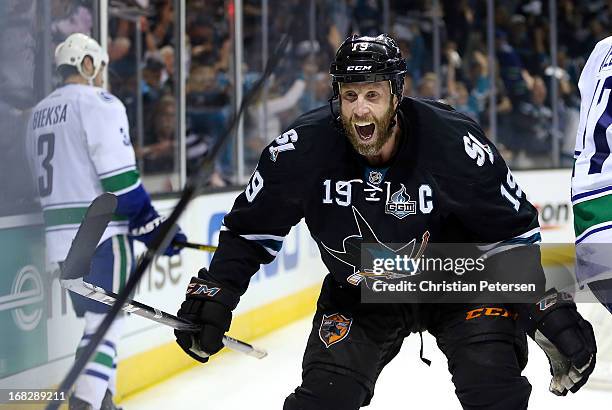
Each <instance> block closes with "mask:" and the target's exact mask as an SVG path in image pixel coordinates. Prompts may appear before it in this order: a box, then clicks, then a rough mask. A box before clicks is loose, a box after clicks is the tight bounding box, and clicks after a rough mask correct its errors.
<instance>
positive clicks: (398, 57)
mask: <svg viewBox="0 0 612 410" xmlns="http://www.w3.org/2000/svg"><path fill="white" fill-rule="evenodd" d="M406 71H407V66H406V60H404V59H403V58H402V53H401V52H400V49H399V47H398V45H397V43H396V42H395V40H394V39H392V38H391V37H389V36H388V35H387V34H380V35H379V36H376V37H369V36H358V35H356V34H353V35H352V36H350V37H348V38H347V39H346V40H344V42H343V43H342V44H341V45H340V47H339V48H338V51H337V52H336V57H335V58H334V61H333V62H332V64H331V67H330V68H329V74H330V75H331V77H332V87H333V89H334V95H333V96H332V99H336V98H338V96H339V95H340V86H339V85H338V83H358V82H366V81H372V82H374V81H384V80H388V81H389V82H390V83H391V92H392V93H393V94H395V95H396V96H397V98H398V99H400V98H401V96H402V89H403V88H404V75H405V74H406Z"/></svg>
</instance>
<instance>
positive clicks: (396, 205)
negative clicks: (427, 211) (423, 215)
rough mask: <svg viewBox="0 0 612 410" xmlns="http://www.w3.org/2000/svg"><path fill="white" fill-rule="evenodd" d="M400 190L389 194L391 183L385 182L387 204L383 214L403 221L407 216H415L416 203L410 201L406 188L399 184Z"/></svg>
mask: <svg viewBox="0 0 612 410" xmlns="http://www.w3.org/2000/svg"><path fill="white" fill-rule="evenodd" d="M400 185H401V188H400V189H398V190H397V191H395V192H394V193H393V194H392V195H390V193H391V183H390V182H387V202H386V204H385V213H386V214H389V215H393V216H395V217H396V218H398V219H404V218H405V217H407V216H408V215H416V201H411V200H410V195H408V194H406V187H405V186H404V184H400Z"/></svg>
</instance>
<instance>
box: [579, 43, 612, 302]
mask: <svg viewBox="0 0 612 410" xmlns="http://www.w3.org/2000/svg"><path fill="white" fill-rule="evenodd" d="M578 88H579V89H580V97H581V105H580V124H579V126H578V132H577V135H576V149H575V152H574V157H575V160H576V161H575V164H574V172H573V175H572V205H573V210H574V230H575V233H576V277H577V279H578V282H579V283H580V284H581V285H584V284H588V286H589V288H590V289H591V290H592V291H593V293H594V294H595V295H596V296H597V298H598V299H599V300H600V301H601V303H602V304H603V305H604V306H605V307H606V308H607V309H608V310H609V311H610V312H611V313H612V252H611V251H612V160H611V159H610V146H611V144H612V127H611V125H612V98H611V97H612V95H610V92H611V91H612V37H608V38H605V39H603V40H601V41H600V42H599V43H597V44H596V45H595V48H594V49H593V51H592V52H591V55H590V56H589V59H588V60H587V62H586V64H585V66H584V69H583V70H582V73H581V74H580V80H579V81H578Z"/></svg>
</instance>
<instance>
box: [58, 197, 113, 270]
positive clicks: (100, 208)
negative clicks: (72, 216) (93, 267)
mask: <svg viewBox="0 0 612 410" xmlns="http://www.w3.org/2000/svg"><path fill="white" fill-rule="evenodd" d="M116 207H117V197H116V196H115V195H113V194H109V193H104V194H102V195H100V196H98V197H97V198H96V199H94V200H93V201H92V202H91V204H90V205H89V207H88V208H87V211H86V212H85V216H84V217H83V222H82V224H81V226H84V225H86V228H85V229H82V228H81V227H79V230H78V231H77V233H76V235H75V237H74V239H73V240H72V244H71V245H70V249H69V250H68V256H67V257H66V260H65V261H64V263H62V266H61V272H62V273H61V278H62V279H74V278H79V277H82V276H83V274H84V273H85V272H89V265H90V264H91V258H92V257H93V254H94V252H95V251H96V247H97V246H98V242H100V238H102V234H104V231H105V230H106V227H107V226H108V223H109V222H110V221H111V219H112V218H113V215H114V212H115V208H116Z"/></svg>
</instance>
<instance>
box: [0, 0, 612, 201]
mask: <svg viewBox="0 0 612 410" xmlns="http://www.w3.org/2000/svg"><path fill="white" fill-rule="evenodd" d="M42 3H45V2H41V1H37V0H26V1H16V0H5V1H3V2H2V6H0V7H5V8H8V10H5V11H8V13H5V15H8V16H9V19H10V16H11V15H13V16H15V15H17V16H23V15H26V14H27V13H30V14H32V13H34V15H36V16H40V13H41V11H40V9H41V8H45V7H47V8H50V10H49V13H47V14H49V15H50V17H48V18H49V19H50V22H51V34H52V35H51V40H47V41H52V42H53V44H52V46H54V45H55V44H57V43H59V42H60V41H62V40H63V39H64V38H65V37H66V36H67V35H69V34H70V33H73V32H76V31H80V32H84V33H87V34H92V35H94V36H96V34H98V35H99V33H100V32H101V31H100V28H99V27H96V24H97V21H98V17H97V14H98V13H99V10H98V7H99V6H98V3H99V2H98V1H96V0H51V1H49V2H46V3H47V4H48V5H47V6H44V5H42ZM177 4H178V1H177V0H109V9H108V27H107V31H106V33H107V38H108V45H107V46H108V52H109V55H110V64H109V78H108V80H109V85H110V87H109V88H110V90H111V91H112V92H113V93H114V94H115V95H117V96H118V97H119V98H120V99H121V100H122V101H123V102H124V103H125V105H126V107H127V110H128V116H129V120H130V124H131V133H130V134H131V137H132V140H133V144H134V147H135V150H136V153H137V157H138V163H139V167H140V170H141V172H142V174H143V175H144V176H145V179H144V181H145V185H147V186H148V188H149V189H150V190H152V191H153V192H167V191H176V190H179V189H180V184H179V183H178V180H177V178H176V175H177V173H178V169H179V163H181V162H183V163H184V164H186V165H184V167H185V168H186V170H187V175H189V174H190V173H192V172H193V170H194V168H195V166H196V165H197V163H198V161H199V160H200V159H201V158H202V157H203V156H204V155H206V153H207V152H208V150H209V149H210V147H211V145H212V144H213V143H214V141H215V140H216V139H217V138H219V137H220V136H221V135H222V134H223V133H224V132H225V130H226V129H227V127H228V121H229V119H230V117H231V115H232V113H233V112H235V110H236V107H237V102H238V100H239V95H241V94H242V95H243V94H244V93H245V92H247V91H248V90H249V89H250V87H251V86H252V85H253V83H254V82H255V81H256V80H257V79H258V78H259V76H260V75H261V73H262V71H263V65H264V63H265V60H266V59H267V58H268V56H269V55H270V54H271V53H272V50H273V49H274V47H275V45H276V44H277V42H278V41H279V39H280V37H281V35H282V34H283V33H289V34H290V38H291V41H290V47H289V52H288V55H287V56H286V57H285V58H284V59H283V60H282V63H281V65H280V66H279V67H278V68H277V69H276V70H275V72H274V75H273V77H272V78H271V81H270V82H269V83H268V84H267V86H266V87H265V89H264V90H263V91H262V92H261V93H260V95H258V96H257V98H256V101H255V103H254V104H252V105H251V106H250V107H249V109H248V110H247V112H246V113H245V114H246V115H245V117H244V120H243V126H242V127H241V128H240V130H239V134H238V137H237V139H235V140H233V141H232V143H231V144H229V145H228V147H227V149H226V150H225V151H224V152H222V153H221V155H220V156H219V157H218V159H217V165H216V172H215V174H214V175H213V176H212V177H211V179H210V181H209V184H210V185H211V186H213V187H221V186H226V185H232V184H241V183H244V181H245V178H248V173H250V171H251V170H252V169H253V168H254V166H255V164H256V162H257V160H258V157H259V154H260V152H261V150H262V148H263V147H264V146H265V145H266V144H268V143H269V141H271V140H272V139H274V138H275V137H277V136H278V135H280V134H281V132H282V131H283V129H285V128H286V127H287V126H288V125H289V124H290V123H291V122H292V121H293V120H294V119H295V118H296V117H297V116H298V115H299V114H300V113H303V112H306V111H308V110H311V109H313V108H316V107H319V106H321V105H325V104H327V100H328V98H329V96H330V94H331V88H330V80H329V75H328V69H329V63H330V61H331V59H332V57H333V54H334V51H335V50H336V48H337V47H338V46H339V44H340V43H341V42H342V41H343V40H344V39H345V38H346V37H347V36H348V35H350V34H352V33H359V34H362V35H376V34H378V33H381V32H388V33H389V34H391V35H392V36H394V37H395V38H396V39H397V40H398V42H399V44H400V47H401V49H402V53H403V55H404V56H405V58H406V60H407V63H408V67H409V71H408V74H407V76H406V81H405V90H404V94H405V95H407V96H419V97H423V98H432V99H442V100H444V101H446V102H447V103H449V104H451V105H453V106H454V107H455V108H456V109H457V110H458V111H461V112H463V113H465V114H467V115H468V116H470V117H472V118H474V119H475V120H476V121H478V122H479V123H480V124H481V125H482V126H483V128H484V129H485V130H486V131H487V133H488V135H489V137H490V138H491V139H492V140H494V141H495V142H496V144H497V145H498V147H499V148H500V151H501V152H502V154H503V155H504V157H505V158H506V160H507V161H508V163H509V165H510V166H512V167H514V168H518V169H521V168H542V167H553V166H554V167H559V166H571V164H572V156H573V144H574V138H575V130H576V127H577V123H578V116H579V114H578V112H579V93H578V90H577V81H578V76H579V73H580V71H581V68H582V66H583V64H584V62H585V61H586V59H587V57H588V55H589V53H590V51H591V50H592V48H593V46H594V45H595V43H596V42H597V41H599V40H601V39H603V38H605V37H606V36H608V35H610V27H612V0H593V1H588V2H582V1H580V2H579V1H574V0H556V1H555V0H548V1H546V0H502V1H487V0H437V1H436V0H416V1H402V0H283V1H280V0H241V1H237V0H186V2H185V13H184V15H185V21H184V29H185V36H184V38H185V48H184V50H185V55H184V56H183V61H184V65H183V69H184V73H185V78H186V80H185V82H186V87H185V101H186V105H185V109H184V112H185V123H184V124H185V127H184V129H185V132H184V134H185V137H184V146H185V149H184V150H181V149H179V148H180V147H179V146H180V144H181V143H179V141H181V139H180V138H178V137H177V135H176V133H177V130H178V129H179V128H178V127H177V115H179V109H178V108H179V106H178V105H177V102H176V101H177V95H178V94H177V89H176V84H177V78H178V77H177V73H176V70H177V67H179V65H178V64H177V62H176V60H177V46H178V45H177V39H178V38H180V36H179V35H178V34H177V24H178V21H179V20H178V16H177V13H176V10H175V7H176V5H177ZM237 4H238V5H239V6H240V7H241V10H242V14H241V19H240V30H239V31H238V30H237V22H238V21H239V20H238V19H237V18H236V8H235V7H236V5H237ZM492 4H494V7H493V9H489V7H490V6H491V5H492ZM28 5H29V6H28ZM551 7H552V8H553V9H554V10H552V12H551ZM33 10H34V11H33ZM488 12H489V18H487V15H488ZM0 15H2V13H0ZM551 16H554V17H553V18H554V21H552V20H551ZM38 18H40V17H38ZM34 21H36V19H34ZM30 28H32V27H28V26H27V25H26V27H24V26H23V25H21V26H19V25H16V26H11V25H6V24H1V25H0V36H2V39H3V41H1V42H0V43H2V47H4V50H3V52H7V51H10V49H11V47H14V46H12V45H11V43H10V42H9V43H6V42H5V41H6V39H7V38H8V39H9V40H10V38H11V37H19V36H23V35H25V34H24V33H25V32H26V31H27V29H30ZM34 31H36V30H34ZM238 32H240V33H241V34H240V36H241V37H240V38H241V41H237V33H238ZM30 36H35V35H30ZM553 39H554V40H553ZM21 41H23V40H21ZM553 42H554V44H553ZM32 43H33V44H35V43H36V38H35V37H34V38H32ZM33 47H35V46H33ZM237 47H239V48H240V53H237V52H236V48H237ZM491 51H492V52H491ZM21 53H22V54H23V52H21ZM237 58H239V63H238V64H237V63H236V61H238V60H237ZM27 60H28V58H27V56H26V57H24V58H22V59H20V60H19V61H20V62H22V63H23V62H24V61H25V62H27ZM34 62H35V61H34ZM491 65H493V67H491ZM28 67H29V66H28ZM32 67H38V66H37V65H36V64H33V65H32ZM236 67H239V68H240V76H239V77H238V76H237V75H236ZM29 69H30V68H26V70H29ZM34 70H35V69H34ZM491 72H494V73H495V75H494V77H491V75H490V73H491ZM21 73H23V71H21ZM10 75H14V73H11V70H9V69H6V68H4V69H3V72H1V73H0V83H6V82H9V81H11V79H10ZM237 78H240V79H241V88H240V90H238V89H237V87H236V79H237ZM18 83H19V82H18ZM22 83H23V81H22ZM51 83H53V79H51ZM22 86H23V84H22ZM9 88H10V87H9ZM13 88H15V87H13ZM17 88H18V87H17ZM33 88H34V91H33V92H32V96H33V97H32V98H33V100H34V101H36V100H37V99H39V98H42V96H43V95H39V94H42V93H41V92H37V91H36V88H37V87H35V86H33ZM553 88H554V90H553ZM3 89H4V90H5V91H7V92H8V91H10V90H7V89H6V88H5V87H4V86H3ZM19 92H20V91H19V90H17V91H15V93H17V94H19ZM9 94H10V93H9ZM555 95H556V96H557V98H555ZM15 98H16V101H21V100H20V98H18V97H15ZM6 100H7V99H6V98H5V101H6ZM30 103H31V102H20V104H21V107H20V109H23V108H25V107H26V106H28V105H29V104H30ZM9 104H13V105H14V103H9ZM492 105H493V106H492ZM238 150H239V151H240V154H239V155H237V154H236V152H237V151H238ZM183 157H184V158H183Z"/></svg>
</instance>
